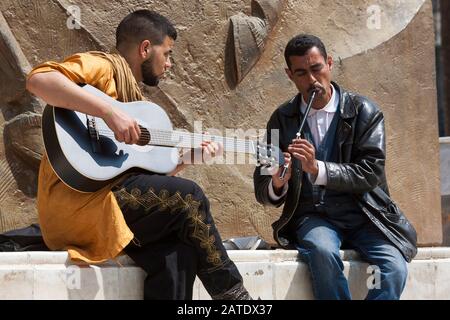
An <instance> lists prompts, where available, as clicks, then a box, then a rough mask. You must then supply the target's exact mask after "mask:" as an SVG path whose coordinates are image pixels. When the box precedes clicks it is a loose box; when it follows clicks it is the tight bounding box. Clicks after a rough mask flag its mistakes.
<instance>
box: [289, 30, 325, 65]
mask: <svg viewBox="0 0 450 320" xmlns="http://www.w3.org/2000/svg"><path fill="white" fill-rule="evenodd" d="M314 47H317V49H319V51H320V54H321V55H322V56H323V57H324V58H325V60H326V59H327V50H326V49H325V45H324V44H323V42H322V40H320V39H319V38H318V37H316V36H313V35H310V34H299V35H297V36H295V37H294V38H292V39H291V40H289V42H288V44H287V45H286V49H285V50H284V59H286V64H287V66H288V68H289V69H290V68H291V61H290V60H289V58H290V57H291V56H304V55H305V54H306V53H307V52H308V51H309V50H310V49H311V48H314Z"/></svg>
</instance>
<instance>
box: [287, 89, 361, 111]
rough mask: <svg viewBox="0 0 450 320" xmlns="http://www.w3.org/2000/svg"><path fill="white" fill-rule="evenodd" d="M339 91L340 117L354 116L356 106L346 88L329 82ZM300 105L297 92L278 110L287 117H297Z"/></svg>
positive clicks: (299, 95)
mask: <svg viewBox="0 0 450 320" xmlns="http://www.w3.org/2000/svg"><path fill="white" fill-rule="evenodd" d="M331 83H332V84H333V86H334V88H335V89H336V90H338V91H339V93H340V101H339V107H340V111H341V112H340V116H341V118H342V119H349V118H354V117H355V116H356V106H355V104H354V103H353V100H352V98H351V96H350V94H349V92H347V91H346V90H344V89H342V88H341V87H340V86H339V85H338V84H337V83H335V82H331ZM300 105H301V94H297V95H296V96H295V97H294V98H292V99H291V100H290V101H288V102H287V103H286V104H285V105H283V106H282V107H281V108H280V112H281V113H282V114H284V115H286V116H288V117H298V116H299V111H300Z"/></svg>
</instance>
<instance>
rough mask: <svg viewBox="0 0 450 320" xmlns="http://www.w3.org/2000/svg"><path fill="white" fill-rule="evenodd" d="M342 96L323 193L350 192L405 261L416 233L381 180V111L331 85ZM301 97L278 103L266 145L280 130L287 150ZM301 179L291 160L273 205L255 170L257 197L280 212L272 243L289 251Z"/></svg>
mask: <svg viewBox="0 0 450 320" xmlns="http://www.w3.org/2000/svg"><path fill="white" fill-rule="evenodd" d="M333 86H334V87H335V88H336V90H339V92H340V117H341V119H342V121H340V125H339V127H338V130H337V133H336V134H337V139H338V140H337V141H338V145H339V162H338V163H331V162H325V167H326V171H327V186H326V188H327V189H332V190H338V191H342V192H346V193H350V194H352V195H353V196H354V198H355V199H356V202H357V203H358V205H359V206H360V208H361V210H362V211H363V212H364V213H365V214H366V215H367V216H368V218H369V219H370V221H372V222H373V223H374V224H375V225H376V226H377V227H378V228H379V229H380V230H381V232H383V233H384V234H385V235H386V237H387V238H388V239H389V240H390V241H391V242H392V243H393V244H394V245H395V246H396V247H397V248H398V249H399V250H400V251H401V252H402V254H403V255H404V257H405V259H406V260H407V261H408V262H409V261H411V260H412V259H413V258H414V256H415V255H416V254H417V235H416V231H415V229H414V227H413V226H412V225H411V224H410V223H409V221H408V220H407V219H406V217H405V215H404V214H403V213H402V212H401V210H400V209H399V208H398V206H397V205H396V204H395V203H394V202H393V201H392V200H391V199H390V196H389V190H388V186H387V182H386V176H385V156H386V152H385V150H386V146H385V129H384V116H383V113H382V112H381V110H380V109H379V108H378V107H377V106H376V105H375V104H374V103H373V102H371V101H369V100H368V99H367V98H365V97H362V96H360V95H357V94H354V93H350V92H347V91H345V90H343V89H341V88H340V87H339V86H338V85H337V84H336V83H333ZM299 99H300V96H299V95H298V96H296V97H294V98H293V99H292V100H290V101H288V102H286V103H284V104H283V105H281V106H280V107H279V108H278V109H277V110H276V111H275V112H274V113H273V114H272V116H271V118H270V120H269V122H268V124H267V130H268V131H267V132H268V135H269V136H268V140H269V141H268V142H269V143H270V142H271V141H270V130H271V129H279V137H280V141H279V146H280V148H281V150H287V146H288V145H289V143H290V141H291V140H292V139H293V138H294V137H295V134H296V132H297V130H298V127H299V124H300V120H301V116H300V113H299V110H300V104H299V101H300V100H299ZM302 175H303V172H302V170H301V166H300V162H299V161H298V160H296V159H294V161H293V163H292V175H291V179H290V180H289V190H288V193H287V194H286V196H284V197H283V198H282V199H280V200H279V201H276V202H273V201H272V200H271V199H270V198H269V194H268V185H269V183H270V181H271V176H268V175H261V171H260V168H256V170H255V172H254V177H253V178H254V185H255V195H256V199H257V201H258V202H260V203H262V204H264V205H271V206H276V207H279V206H281V205H282V204H283V203H284V204H285V205H284V208H283V213H282V215H281V217H280V219H279V220H277V221H276V222H274V223H273V224H272V227H273V230H274V239H275V240H276V241H277V243H278V244H279V245H280V246H282V247H285V248H288V247H290V243H289V239H288V237H287V236H286V235H285V234H284V232H283V230H285V229H284V228H285V227H286V226H287V225H288V224H289V222H290V220H291V218H292V216H293V215H294V212H295V211H296V208H297V206H299V205H301V203H298V202H299V197H300V192H301V187H302Z"/></svg>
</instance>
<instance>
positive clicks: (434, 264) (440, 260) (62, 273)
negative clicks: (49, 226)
mask: <svg viewBox="0 0 450 320" xmlns="http://www.w3.org/2000/svg"><path fill="white" fill-rule="evenodd" d="M228 253H229V255H230V257H231V259H233V261H234V262H235V263H236V265H237V266H238V268H239V270H240V271H241V273H242V275H243V276H244V281H245V285H246V287H247V288H248V290H249V291H250V293H251V294H252V295H253V296H255V297H258V296H259V297H261V298H262V299H312V298H313V296H312V290H311V283H310V280H309V272H308V269H307V266H306V265H305V264H304V263H303V262H301V261H299V260H298V255H297V252H296V251H293V250H256V251H246V250H242V251H239V250H229V251H228ZM341 257H342V258H343V260H344V267H345V269H344V272H345V275H346V277H347V278H348V279H349V284H350V290H351V292H352V295H353V297H354V298H355V299H362V298H364V296H365V294H366V292H367V286H366V282H367V279H368V277H369V276H370V275H369V274H368V273H367V267H368V265H367V264H366V263H364V262H363V261H361V260H360V259H359V257H358V254H357V253H356V252H354V251H351V250H348V251H341ZM144 278H145V273H144V272H143V271H142V270H141V269H140V268H138V267H137V266H135V265H134V263H133V261H132V260H131V259H130V258H129V257H127V256H121V257H119V258H118V259H117V262H116V261H108V262H107V263H103V264H101V265H96V266H94V265H81V266H80V265H75V264H73V263H71V262H70V260H69V258H68V254H67V252H1V253H0V299H63V300H66V299H142V290H143V279H144ZM194 299H210V297H209V295H208V294H207V293H206V290H205V289H204V288H203V286H202V284H201V282H200V281H199V280H198V279H197V280H196V282H195V287H194ZM402 299H450V248H420V249H419V252H418V254H417V257H416V258H415V259H414V260H413V262H412V263H411V264H409V275H408V281H407V285H406V288H405V291H404V294H403V296H402Z"/></svg>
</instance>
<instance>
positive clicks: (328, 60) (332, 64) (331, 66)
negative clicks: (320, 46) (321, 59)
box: [327, 56, 334, 71]
mask: <svg viewBox="0 0 450 320" xmlns="http://www.w3.org/2000/svg"><path fill="white" fill-rule="evenodd" d="M327 64H328V68H330V71H331V70H333V67H334V60H333V57H332V56H328V58H327Z"/></svg>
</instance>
